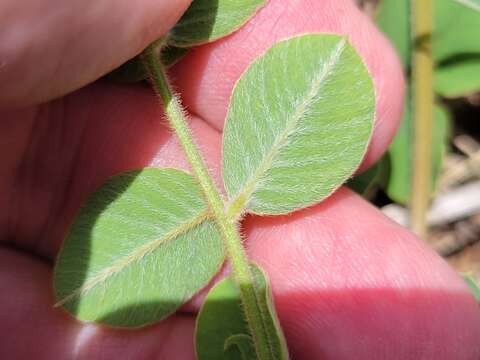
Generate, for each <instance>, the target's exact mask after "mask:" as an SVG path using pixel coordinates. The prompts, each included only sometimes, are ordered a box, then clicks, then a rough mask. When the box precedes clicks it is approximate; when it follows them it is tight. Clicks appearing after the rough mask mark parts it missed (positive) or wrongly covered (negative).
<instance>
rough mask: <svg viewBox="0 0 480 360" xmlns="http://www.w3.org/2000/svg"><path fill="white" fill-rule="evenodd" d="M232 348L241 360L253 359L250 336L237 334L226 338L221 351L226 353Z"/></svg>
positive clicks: (253, 353) (253, 352) (253, 351)
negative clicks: (238, 353)
mask: <svg viewBox="0 0 480 360" xmlns="http://www.w3.org/2000/svg"><path fill="white" fill-rule="evenodd" d="M239 310H240V309H239ZM240 311H241V310H240ZM232 347H235V348H236V349H237V350H238V351H239V352H240V355H241V358H242V360H250V359H255V356H256V355H255V349H254V347H253V342H252V337H251V336H250V335H246V334H237V335H232V336H230V337H229V338H227V340H225V344H224V346H223V348H224V350H223V351H224V352H227V351H228V350H230V349H231V348H232Z"/></svg>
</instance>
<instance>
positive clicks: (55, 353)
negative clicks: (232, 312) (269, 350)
mask: <svg viewBox="0 0 480 360" xmlns="http://www.w3.org/2000/svg"><path fill="white" fill-rule="evenodd" d="M49 289H51V269H50V267H49V266H48V265H47V264H45V263H43V262H40V261H38V260H35V259H34V258H30V257H28V255H25V254H21V253H18V252H15V251H12V250H7V249H5V248H2V247H0V291H1V293H2V294H8V296H2V297H1V298H0V307H1V308H2V311H1V312H0V320H1V326H0V339H2V341H1V346H0V358H2V359H38V360H42V359H78V360H81V359H99V358H101V359H116V358H122V359H154V358H155V359H179V360H193V359H194V358H195V356H194V350H193V342H192V337H193V329H194V319H193V318H190V317H187V316H172V317H170V318H168V319H167V320H165V321H162V322H161V323H159V324H157V325H154V326H149V327H146V328H144V329H136V330H133V331H128V330H112V329H105V328H102V327H99V326H95V325H92V324H82V323H79V322H77V321H75V320H74V319H73V318H70V317H69V316H68V315H67V314H66V313H63V312H62V311H60V310H59V309H54V308H53V305H52V304H53V302H54V299H53V293H51V292H50V291H49Z"/></svg>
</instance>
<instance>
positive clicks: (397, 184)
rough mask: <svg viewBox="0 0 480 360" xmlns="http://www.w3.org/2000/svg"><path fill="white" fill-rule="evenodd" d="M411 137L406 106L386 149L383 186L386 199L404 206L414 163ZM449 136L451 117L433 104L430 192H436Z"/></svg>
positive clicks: (409, 120)
mask: <svg viewBox="0 0 480 360" xmlns="http://www.w3.org/2000/svg"><path fill="white" fill-rule="evenodd" d="M407 97H408V96H407ZM407 102H408V100H407ZM414 136H415V134H414V127H413V119H412V112H411V109H410V106H408V104H407V105H406V110H405V113H404V115H403V118H402V121H401V123H400V128H399V129H398V132H397V135H396V136H395V138H394V140H393V142H392V144H391V145H390V148H389V150H388V155H389V162H390V176H389V181H388V182H387V184H386V186H385V191H386V193H387V194H388V196H389V197H390V198H391V199H392V200H394V201H396V202H398V203H400V204H406V203H408V201H409V199H410V193H411V180H410V179H411V174H412V162H413V159H412V144H413V137H414ZM449 137H450V115H449V113H448V112H447V111H446V110H444V108H443V107H441V106H439V105H436V106H435V109H434V133H433V141H432V179H431V181H432V191H433V190H435V186H436V181H437V178H438V174H439V173H440V170H441V167H442V163H443V156H444V154H445V152H446V147H447V142H448V139H449Z"/></svg>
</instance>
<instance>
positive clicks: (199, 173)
mask: <svg viewBox="0 0 480 360" xmlns="http://www.w3.org/2000/svg"><path fill="white" fill-rule="evenodd" d="M157 49H158V45H155V44H152V45H150V46H149V47H148V48H147V49H146V50H145V51H144V53H143V61H144V66H145V68H146V69H147V71H148V73H149V75H150V79H151V81H152V83H153V87H154V89H155V91H156V92H157V93H158V95H159V97H160V99H161V101H162V103H163V105H164V107H165V113H166V115H167V117H168V121H169V123H170V126H171V128H172V129H173V130H174V131H175V133H176V134H177V136H178V139H179V140H180V143H181V145H182V147H183V150H184V151H185V154H186V156H187V159H188V161H189V163H190V166H191V167H192V170H193V173H194V175H195V176H196V178H197V180H198V182H199V184H200V187H201V189H202V191H203V193H204V196H205V199H206V201H207V203H208V204H209V207H210V208H211V210H212V212H213V215H214V217H215V221H216V223H217V226H218V229H219V231H220V233H221V235H222V237H223V239H224V243H225V247H226V250H227V253H228V257H229V258H230V261H231V264H232V271H233V275H234V278H235V280H236V282H237V284H238V286H239V290H240V296H241V301H242V305H243V310H244V313H245V317H246V319H247V323H248V326H249V329H250V332H251V335H252V338H253V342H254V347H255V351H256V353H257V357H258V359H261V360H267V359H268V360H270V359H271V360H276V359H274V358H273V351H272V350H271V345H270V341H269V336H268V333H267V331H266V327H265V323H264V316H265V314H263V313H262V309H261V307H260V305H259V301H258V299H259V297H260V294H259V291H258V289H257V287H256V284H255V280H254V276H253V273H252V271H251V268H250V264H249V261H248V258H247V255H246V252H245V249H244V248H243V245H242V239H241V237H240V234H239V233H238V230H237V224H236V222H235V221H233V220H232V219H231V218H229V217H228V215H227V213H226V209H225V203H224V201H223V199H222V196H221V195H220V192H219V190H218V189H217V187H216V186H215V184H214V182H213V180H212V178H211V177H210V175H209V174H208V171H207V168H206V166H205V162H204V160H203V158H202V156H201V155H200V152H199V151H198V148H197V146H196V145H195V143H194V140H193V137H192V135H191V132H190V129H189V127H188V123H187V120H186V118H185V115H184V111H183V108H182V106H181V104H180V100H179V99H178V97H177V96H176V95H174V94H173V92H172V90H171V87H170V84H169V82H168V79H167V76H166V72H165V68H164V67H163V65H162V64H161V62H160V60H159V55H158V52H157Z"/></svg>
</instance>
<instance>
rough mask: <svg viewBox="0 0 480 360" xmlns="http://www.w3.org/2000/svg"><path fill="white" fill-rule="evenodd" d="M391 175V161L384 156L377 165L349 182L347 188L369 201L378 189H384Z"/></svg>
mask: <svg viewBox="0 0 480 360" xmlns="http://www.w3.org/2000/svg"><path fill="white" fill-rule="evenodd" d="M389 175H390V161H389V159H388V156H384V157H383V158H382V159H380V160H379V161H378V162H377V163H376V164H374V165H373V166H372V167H370V168H369V169H368V170H366V171H364V172H363V173H361V174H359V175H356V176H355V177H353V178H351V179H350V180H349V181H348V182H347V184H346V185H347V186H348V187H349V188H350V189H352V190H353V191H355V192H356V193H357V194H359V195H362V196H363V197H365V198H367V199H369V198H370V197H372V196H373V195H374V194H375V193H376V190H377V188H378V187H384V186H385V185H386V183H387V181H388V178H389Z"/></svg>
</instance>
